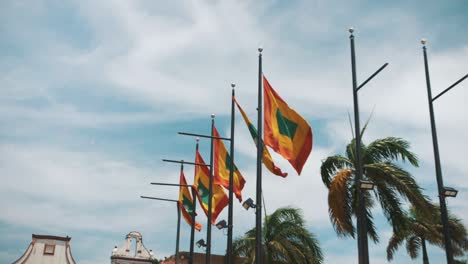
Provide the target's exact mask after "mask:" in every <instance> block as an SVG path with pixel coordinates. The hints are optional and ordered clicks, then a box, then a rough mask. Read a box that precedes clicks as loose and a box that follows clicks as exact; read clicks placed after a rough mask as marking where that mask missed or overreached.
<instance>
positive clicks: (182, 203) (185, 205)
mask: <svg viewBox="0 0 468 264" xmlns="http://www.w3.org/2000/svg"><path fill="white" fill-rule="evenodd" d="M186 184H187V181H186V180H185V176H184V171H183V170H181V171H180V185H186ZM192 191H193V190H192ZM179 208H180V211H181V212H182V215H183V216H184V219H185V221H186V222H187V223H188V224H189V225H190V226H192V212H193V199H192V194H191V193H190V191H189V187H188V186H180V188H179ZM195 229H196V230H198V231H201V229H202V225H201V224H200V223H198V222H195Z"/></svg>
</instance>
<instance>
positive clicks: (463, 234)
mask: <svg viewBox="0 0 468 264" xmlns="http://www.w3.org/2000/svg"><path fill="white" fill-rule="evenodd" d="M406 221H407V225H406V229H405V230H401V231H400V232H398V233H394V234H393V235H392V237H391V238H390V240H389V241H388V246H387V259H388V260H389V261H391V260H392V259H393V254H394V253H395V252H396V251H397V250H398V248H399V247H400V245H401V244H402V243H403V242H405V243H406V250H407V252H408V255H410V257H411V258H412V259H415V258H417V257H418V255H419V251H420V250H422V255H423V263H424V264H429V258H428V256H427V248H426V242H428V243H430V244H433V245H436V246H439V247H441V248H445V245H444V236H443V233H442V228H443V226H442V223H441V218H440V208H439V207H438V206H435V205H434V210H433V211H432V213H431V214H430V215H427V214H425V213H422V212H419V211H418V210H417V209H416V208H414V207H412V208H410V214H409V216H407V217H406ZM449 230H450V234H451V243H452V248H453V253H454V255H455V256H462V255H464V252H465V251H466V250H468V237H467V231H466V228H465V226H464V225H463V223H462V221H461V220H460V219H458V218H456V217H455V216H454V215H452V214H449Z"/></svg>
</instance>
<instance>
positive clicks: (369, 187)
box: [359, 180, 375, 191]
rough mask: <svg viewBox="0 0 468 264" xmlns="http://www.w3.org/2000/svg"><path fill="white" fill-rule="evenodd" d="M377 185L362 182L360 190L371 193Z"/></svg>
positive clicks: (366, 181) (365, 181)
mask: <svg viewBox="0 0 468 264" xmlns="http://www.w3.org/2000/svg"><path fill="white" fill-rule="evenodd" d="M374 186H375V184H374V183H373V182H371V181H368V180H361V181H360V182H359V188H360V189H361V190H364V191H370V190H372V189H374Z"/></svg>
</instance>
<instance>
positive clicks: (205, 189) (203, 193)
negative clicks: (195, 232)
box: [194, 150, 229, 224]
mask: <svg viewBox="0 0 468 264" xmlns="http://www.w3.org/2000/svg"><path fill="white" fill-rule="evenodd" d="M195 163H200V164H205V161H203V158H202V157H201V155H200V152H198V150H197V153H196V158H195ZM209 184H210V171H209V170H208V167H207V166H201V165H196V166H195V180H194V186H195V188H196V190H197V196H198V200H199V201H200V204H201V206H202V208H203V211H205V214H206V215H208V201H209V199H210V198H209V186H210V185H209ZM228 202H229V199H228V197H227V195H226V193H224V190H223V188H222V187H221V186H219V185H218V184H214V183H213V196H212V198H211V223H212V224H214V223H215V221H216V217H218V215H219V213H221V211H222V210H223V209H224V207H226V205H227V204H228Z"/></svg>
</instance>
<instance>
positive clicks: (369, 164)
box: [320, 123, 431, 246]
mask: <svg viewBox="0 0 468 264" xmlns="http://www.w3.org/2000/svg"><path fill="white" fill-rule="evenodd" d="M366 127H367V123H366V125H365V127H364V129H363V130H362V132H361V138H362V135H363V133H364V131H365V128H366ZM409 147H410V144H409V142H407V141H405V140H403V139H401V138H396V137H387V138H383V139H377V140H375V141H373V142H371V143H370V144H368V145H365V144H364V143H361V156H362V173H363V177H364V178H367V179H369V180H371V181H372V182H373V183H374V184H375V188H374V190H371V191H367V192H365V193H364V201H365V208H366V216H367V217H366V218H367V225H368V228H367V229H368V230H367V231H368V236H369V237H370V238H371V239H372V240H373V241H374V242H376V243H377V242H378V239H379V237H378V235H377V230H376V228H375V226H374V222H373V217H372V211H371V209H372V208H373V207H374V205H375V204H376V203H378V204H380V206H381V208H382V211H383V213H384V215H385V217H386V218H387V220H388V222H389V224H390V225H391V226H392V227H393V230H394V231H398V230H401V229H404V228H405V210H404V209H403V207H402V202H403V201H409V202H410V203H411V204H413V205H415V206H417V207H418V208H420V210H424V211H426V212H427V211H429V210H430V209H431V207H430V204H429V202H428V199H427V197H426V196H424V195H423V193H422V189H421V188H420V187H419V186H418V184H417V183H416V181H415V179H414V178H413V176H412V175H411V174H410V173H409V172H408V171H406V170H405V169H403V168H401V167H400V166H399V165H398V164H397V163H396V162H399V161H401V162H408V163H409V164H411V165H412V166H415V167H417V166H418V159H417V157H416V155H415V154H414V153H412V152H410V151H409ZM355 153H356V141H355V139H353V140H352V141H351V142H350V143H349V144H348V145H347V146H346V150H345V155H344V156H342V155H334V156H330V157H328V158H326V159H325V160H324V161H322V165H321V167H320V172H321V177H322V181H323V183H324V184H325V186H326V187H327V188H328V189H329V195H328V205H329V213H330V220H331V222H332V224H333V227H334V228H335V231H336V232H337V234H338V235H339V236H351V237H354V235H355V232H356V231H355V230H356V229H355V226H354V223H353V218H355V217H356V211H357V189H356V186H357V182H356V180H355V179H356V175H355V174H356V169H355V168H356V157H355ZM413 246H417V244H416V241H415V242H414V243H413Z"/></svg>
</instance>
